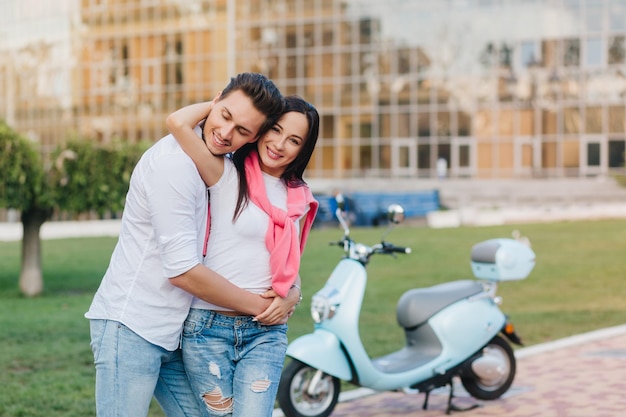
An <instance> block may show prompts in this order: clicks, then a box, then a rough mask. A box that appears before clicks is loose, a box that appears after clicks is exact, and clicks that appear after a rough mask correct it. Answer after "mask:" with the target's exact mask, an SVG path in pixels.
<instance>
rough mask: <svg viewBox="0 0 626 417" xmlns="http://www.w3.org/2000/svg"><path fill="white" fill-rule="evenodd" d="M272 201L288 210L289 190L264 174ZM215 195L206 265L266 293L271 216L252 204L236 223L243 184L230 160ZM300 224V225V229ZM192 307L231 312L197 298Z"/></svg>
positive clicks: (245, 287) (254, 291)
mask: <svg viewBox="0 0 626 417" xmlns="http://www.w3.org/2000/svg"><path fill="white" fill-rule="evenodd" d="M263 180H264V182H265V188H266V191H267V196H268V198H269V201H270V202H271V203H272V204H273V205H274V206H276V207H279V208H281V209H283V210H286V209H287V187H286V185H285V184H284V183H283V182H282V181H281V180H280V179H279V178H276V177H272V176H271V175H268V174H265V173H263ZM209 190H210V193H211V233H210V235H209V243H208V246H207V256H206V258H205V259H204V265H206V266H207V267H208V268H210V269H212V270H214V271H216V272H217V273H219V274H221V275H222V276H224V277H225V278H226V279H228V280H229V281H231V282H232V283H233V284H235V285H237V286H238V287H240V288H243V289H246V290H248V291H250V292H253V293H257V294H260V293H263V292H265V291H267V290H268V289H270V288H271V281H272V273H271V270H270V253H269V251H268V250H267V246H266V245H265V235H266V234H267V228H268V226H269V217H268V215H267V214H266V213H265V212H264V211H263V210H262V209H260V208H259V207H258V206H256V205H255V204H254V203H252V201H248V205H247V206H246V207H245V208H244V210H243V211H242V212H241V214H240V215H239V217H238V218H237V221H236V222H235V223H233V214H234V212H235V206H236V204H237V196H238V191H239V180H238V177H237V170H236V168H235V166H234V164H233V162H232V161H231V160H230V159H229V158H225V159H224V173H223V174H222V177H221V178H220V180H219V181H218V182H217V183H216V184H215V185H213V186H212V187H209ZM298 226H299V223H296V228H298ZM192 307H194V308H202V309H208V310H222V311H227V310H229V309H227V308H224V307H220V306H216V305H213V304H210V303H207V302H206V301H204V300H201V299H198V298H194V300H193V303H192Z"/></svg>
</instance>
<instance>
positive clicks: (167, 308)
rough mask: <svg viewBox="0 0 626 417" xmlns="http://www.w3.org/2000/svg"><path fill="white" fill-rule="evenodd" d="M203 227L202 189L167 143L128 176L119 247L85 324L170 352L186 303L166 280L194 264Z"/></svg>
mask: <svg viewBox="0 0 626 417" xmlns="http://www.w3.org/2000/svg"><path fill="white" fill-rule="evenodd" d="M198 132H199V130H197V133H198ZM206 220H207V187H206V185H205V184H204V182H203V181H202V178H200V175H199V174H198V170H197V168H196V166H195V165H194V163H193V161H192V160H191V158H189V156H187V154H185V153H184V152H183V150H182V149H181V147H180V146H179V145H178V143H177V142H176V140H175V139H174V137H173V136H171V135H168V136H166V137H165V138H163V139H161V140H160V141H158V142H157V143H155V144H154V145H153V146H152V147H151V148H150V149H149V150H148V151H146V153H145V154H144V155H143V156H142V158H141V160H140V161H139V163H138V164H137V166H136V167H135V169H134V171H133V174H132V177H131V180H130V188H129V190H128V194H127V195H126V205H125V207H124V213H123V216H122V225H121V230H120V235H119V240H118V242H117V245H116V247H115V249H114V251H113V255H112V256H111V262H110V264H109V267H108V269H107V271H106V273H105V275H104V278H103V279H102V283H101V284H100V288H98V291H97V292H96V294H95V297H94V299H93V302H92V304H91V307H90V308H89V311H87V313H86V314H85V317H87V318H89V319H108V320H115V321H119V322H121V323H123V324H124V325H126V326H127V327H129V328H130V329H131V330H133V331H134V332H135V333H137V334H138V335H139V336H141V337H143V338H144V339H146V340H147V341H149V342H151V343H153V344H156V345H158V346H161V347H163V348H165V349H168V350H175V349H176V348H177V347H178V345H179V338H180V332H181V330H182V326H183V322H184V320H185V318H186V317H187V313H188V312H189V307H190V305H191V301H192V298H193V296H192V295H191V294H189V293H187V292H186V291H183V290H181V289H180V288H177V287H175V286H173V285H172V284H170V282H169V278H173V277H176V276H178V275H181V274H183V273H185V272H187V271H189V270H190V269H191V268H193V267H194V266H196V265H198V264H199V263H200V261H201V259H202V244H203V239H204V234H205V230H206V229H205V228H206Z"/></svg>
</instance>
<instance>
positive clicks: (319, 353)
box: [287, 329, 352, 381]
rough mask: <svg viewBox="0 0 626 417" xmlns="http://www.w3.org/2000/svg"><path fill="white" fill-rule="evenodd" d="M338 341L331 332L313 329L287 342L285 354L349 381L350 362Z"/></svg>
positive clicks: (350, 375) (350, 376) (350, 377)
mask: <svg viewBox="0 0 626 417" xmlns="http://www.w3.org/2000/svg"><path fill="white" fill-rule="evenodd" d="M339 343H340V342H339V339H337V336H335V335H334V334H333V333H329V332H327V331H326V330H324V329H315V331H314V332H313V333H309V334H306V335H304V336H300V337H298V338H297V339H295V340H294V341H293V342H291V343H289V346H288V347H287V356H289V357H291V358H293V359H297V360H299V361H300V362H303V363H306V364H307V365H309V366H310V367H312V368H315V369H319V370H321V371H324V372H326V373H327V374H329V375H332V376H334V377H337V378H339V379H343V380H345V381H350V380H351V379H352V371H351V370H350V364H349V363H348V360H347V359H346V355H345V354H344V353H343V350H341V346H340V344H339Z"/></svg>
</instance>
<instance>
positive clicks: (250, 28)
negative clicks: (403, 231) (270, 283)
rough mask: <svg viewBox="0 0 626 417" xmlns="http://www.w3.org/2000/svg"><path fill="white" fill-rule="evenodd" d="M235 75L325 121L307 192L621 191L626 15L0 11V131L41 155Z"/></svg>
mask: <svg viewBox="0 0 626 417" xmlns="http://www.w3.org/2000/svg"><path fill="white" fill-rule="evenodd" d="M242 71H255V72H261V73H264V74H266V75H268V76H269V77H270V78H271V79H272V80H274V81H275V82H276V84H277V85H278V87H279V88H280V89H281V91H282V92H283V93H285V94H298V95H301V96H302V97H304V98H306V99H307V100H309V101H311V102H312V103H313V104H314V105H315V106H316V107H317V108H318V110H319V112H320V116H321V126H320V128H321V131H320V139H319V142H318V146H317V149H316V151H315V154H314V157H313V159H312V160H311V164H310V166H309V168H308V170H307V176H308V177H309V178H368V177H377V178H380V177H383V178H431V177H436V175H437V161H438V160H442V159H443V160H445V161H446V164H447V168H448V175H449V176H451V177H456V178H461V177H467V178H557V177H587V176H596V175H609V174H611V173H612V172H617V173H621V174H623V173H624V160H625V156H624V153H625V150H626V149H625V148H626V146H625V145H626V0H542V1H538V0H384V1H380V0H37V1H34V0H0V86H1V88H2V93H1V94H2V96H3V97H2V100H0V117H2V118H4V119H5V120H7V122H8V123H9V124H11V125H12V126H13V127H14V128H16V129H17V130H19V131H20V132H22V133H24V134H25V135H27V136H28V137H30V138H31V139H32V140H33V141H36V142H38V143H40V144H41V145H42V147H43V149H44V150H45V149H49V148H50V147H51V146H54V145H55V144H57V143H59V142H62V141H64V140H66V139H67V138H72V137H80V138H84V139H85V140H94V141H99V142H107V141H110V140H112V139H113V138H116V137H120V138H124V139H126V140H129V141H138V140H157V139H159V138H160V137H161V136H163V135H164V134H165V127H164V120H165V117H166V115H167V114H169V113H170V112H171V111H173V110H174V109H176V108H178V107H180V106H183V105H185V104H189V103H193V102H197V101H202V100H208V99H212V98H213V97H214V96H215V94H216V93H217V92H218V91H220V90H221V89H222V88H223V87H224V86H225V85H226V83H227V82H228V79H229V76H231V75H233V74H235V73H238V72H242Z"/></svg>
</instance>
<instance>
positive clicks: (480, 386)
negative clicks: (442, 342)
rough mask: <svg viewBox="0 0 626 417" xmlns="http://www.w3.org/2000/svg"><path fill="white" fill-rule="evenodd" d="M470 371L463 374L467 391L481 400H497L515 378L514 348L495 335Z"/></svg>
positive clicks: (463, 382) (473, 362) (463, 381)
mask: <svg viewBox="0 0 626 417" xmlns="http://www.w3.org/2000/svg"><path fill="white" fill-rule="evenodd" d="M469 368H470V371H469V372H467V373H465V374H463V375H461V383H462V384H463V387H464V388H465V389H466V390H467V392H468V393H469V394H470V395H471V396H473V397H474V398H477V399H479V400H495V399H497V398H500V396H502V394H504V393H505V392H507V391H508V389H509V388H510V387H511V384H513V379H514V378H515V371H516V364H515V355H514V354H513V349H512V348H511V346H510V345H509V344H508V343H507V341H506V340H504V339H503V338H502V337H500V336H495V337H494V338H493V339H491V340H490V341H489V343H487V345H486V346H485V347H484V348H483V349H482V351H481V353H480V356H478V357H477V358H475V359H474V360H473V361H472V362H471V363H470V364H469Z"/></svg>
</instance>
